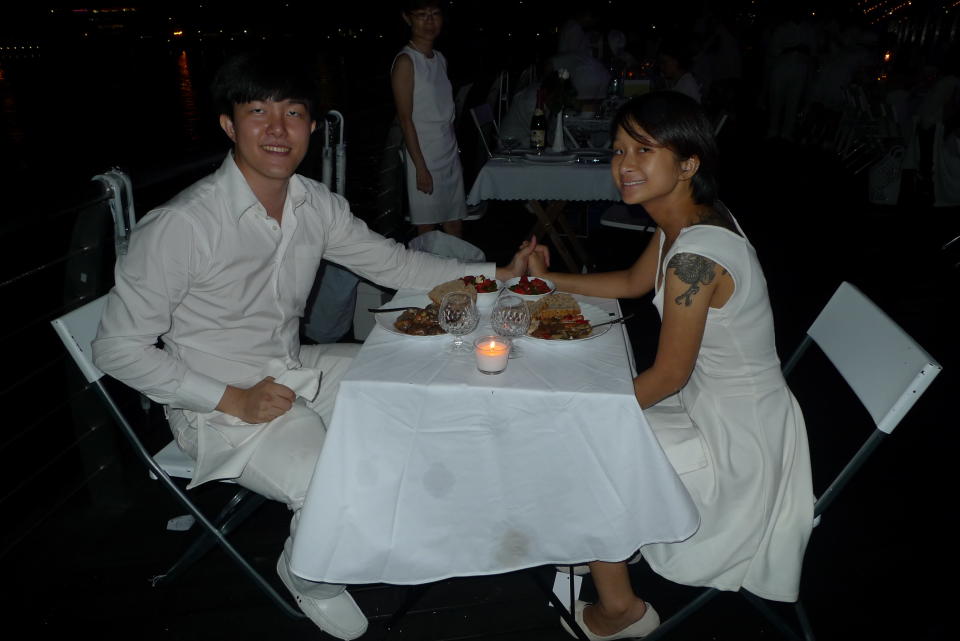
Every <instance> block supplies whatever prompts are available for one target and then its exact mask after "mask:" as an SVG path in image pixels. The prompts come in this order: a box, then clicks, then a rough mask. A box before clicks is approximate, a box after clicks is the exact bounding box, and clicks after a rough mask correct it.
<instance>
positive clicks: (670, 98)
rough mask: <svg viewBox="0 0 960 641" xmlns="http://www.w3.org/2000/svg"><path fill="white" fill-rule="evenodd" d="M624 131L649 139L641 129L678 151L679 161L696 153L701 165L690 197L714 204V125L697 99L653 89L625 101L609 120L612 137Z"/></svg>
mask: <svg viewBox="0 0 960 641" xmlns="http://www.w3.org/2000/svg"><path fill="white" fill-rule="evenodd" d="M620 127H623V130H624V131H625V132H626V133H627V134H628V135H629V136H630V137H631V138H633V139H634V140H638V141H640V142H650V141H649V140H647V139H646V138H644V137H642V136H641V135H640V132H639V131H638V129H643V131H645V132H646V133H647V135H648V136H649V137H650V138H652V139H653V142H655V143H656V144H659V145H662V146H664V147H666V148H667V149H669V150H670V151H672V152H673V153H675V154H677V156H678V157H679V158H680V159H681V160H686V159H687V158H690V157H692V156H696V157H697V158H698V159H699V160H700V167H699V169H697V173H696V174H694V176H693V178H692V179H691V181H690V182H691V187H692V188H693V200H694V202H695V203H697V204H698V205H713V204H714V202H715V201H716V200H717V163H718V156H719V154H718V151H717V141H716V140H715V139H714V137H713V127H712V126H711V125H710V121H709V120H708V119H707V116H706V114H704V113H703V109H702V108H701V107H700V104H699V103H697V101H696V100H694V99H693V98H691V97H690V96H687V95H686V94H682V93H679V92H677V91H654V92H651V93H648V94H644V95H642V96H637V97H636V98H631V99H630V100H628V101H627V102H626V103H625V104H624V105H623V106H622V107H620V110H619V111H617V115H616V116H614V118H613V122H612V123H611V128H610V131H611V136H612V137H613V136H616V134H617V130H618V129H619V128H620Z"/></svg>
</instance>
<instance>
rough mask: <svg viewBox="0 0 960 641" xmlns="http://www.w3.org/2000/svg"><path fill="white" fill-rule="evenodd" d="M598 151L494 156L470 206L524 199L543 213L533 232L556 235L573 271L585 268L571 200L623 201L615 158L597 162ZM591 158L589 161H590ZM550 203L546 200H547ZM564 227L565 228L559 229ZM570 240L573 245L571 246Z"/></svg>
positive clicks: (562, 255)
mask: <svg viewBox="0 0 960 641" xmlns="http://www.w3.org/2000/svg"><path fill="white" fill-rule="evenodd" d="M597 153H602V152H597V151H591V150H586V149H582V150H578V149H573V150H570V151H569V152H565V153H563V154H551V153H545V154H544V155H543V156H542V157H541V158H535V157H534V156H533V155H532V154H531V155H529V157H528V155H527V154H516V155H513V156H505V157H504V156H494V157H493V158H490V159H489V160H488V161H487V162H486V163H485V164H484V165H483V167H482V168H481V169H480V173H479V174H477V178H476V180H475V181H474V183H473V187H471V188H470V193H469V194H467V204H468V205H476V204H479V203H480V202H482V201H484V200H524V201H527V204H528V205H529V207H530V209H531V210H532V211H533V213H534V215H535V216H536V217H537V223H536V224H535V225H534V227H533V229H532V230H531V232H530V234H529V235H535V236H536V237H537V239H538V240H540V238H541V236H542V235H543V234H544V233H547V234H549V235H550V239H551V241H552V242H553V247H554V249H555V250H556V252H557V253H558V254H560V258H561V259H562V260H563V261H564V264H565V265H566V266H567V269H569V270H570V272H571V273H578V272H580V271H581V270H582V269H583V268H584V267H585V266H586V264H587V262H588V261H587V255H586V252H585V251H584V249H583V247H582V245H581V244H580V241H579V239H578V238H577V235H576V233H575V231H574V229H573V228H572V227H571V225H570V223H569V221H568V220H567V218H566V216H563V215H561V214H563V212H564V210H565V209H566V207H567V203H568V202H569V201H572V200H573V201H597V200H611V201H616V202H619V201H620V192H619V191H617V188H616V186H615V185H614V184H613V178H612V176H611V174H610V163H609V162H593V161H594V160H597V159H598V157H597V156H596V155H595V154H597ZM585 160H586V162H584V161H585ZM542 202H543V203H545V205H544V204H541V203H542ZM558 228H559V229H558ZM568 243H569V247H568Z"/></svg>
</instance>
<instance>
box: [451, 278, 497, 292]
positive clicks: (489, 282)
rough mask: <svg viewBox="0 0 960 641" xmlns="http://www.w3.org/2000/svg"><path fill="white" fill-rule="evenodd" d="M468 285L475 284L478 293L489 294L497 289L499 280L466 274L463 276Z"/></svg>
mask: <svg viewBox="0 0 960 641" xmlns="http://www.w3.org/2000/svg"><path fill="white" fill-rule="evenodd" d="M460 280H462V281H463V282H464V283H466V284H467V285H473V288H474V289H475V290H477V293H478V294H488V293H490V292H495V291H497V281H496V280H494V279H492V278H487V277H486V276H464V277H463V278H461V279H460Z"/></svg>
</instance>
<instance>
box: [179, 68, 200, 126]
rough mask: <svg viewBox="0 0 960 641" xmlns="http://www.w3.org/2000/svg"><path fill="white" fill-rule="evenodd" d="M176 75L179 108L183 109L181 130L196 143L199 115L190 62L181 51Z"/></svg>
mask: <svg viewBox="0 0 960 641" xmlns="http://www.w3.org/2000/svg"><path fill="white" fill-rule="evenodd" d="M177 73H178V74H179V78H180V106H181V108H182V109H183V112H182V114H181V115H182V116H183V130H184V133H185V134H186V137H187V140H190V141H196V140H199V138H200V136H199V135H198V133H197V127H198V125H199V122H200V113H199V110H198V109H197V96H196V94H195V93H194V90H193V79H192V78H191V75H190V61H189V59H188V58H187V52H186V51H181V52H180V56H179V57H178V58H177Z"/></svg>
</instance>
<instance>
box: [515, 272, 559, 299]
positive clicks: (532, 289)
mask: <svg viewBox="0 0 960 641" xmlns="http://www.w3.org/2000/svg"><path fill="white" fill-rule="evenodd" d="M510 291H513V292H516V293H518V294H527V295H538V294H549V293H550V286H549V285H547V284H546V283H545V282H544V281H542V280H540V279H539V278H527V277H526V276H521V277H520V282H518V283H517V284H516V285H511V286H510Z"/></svg>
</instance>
